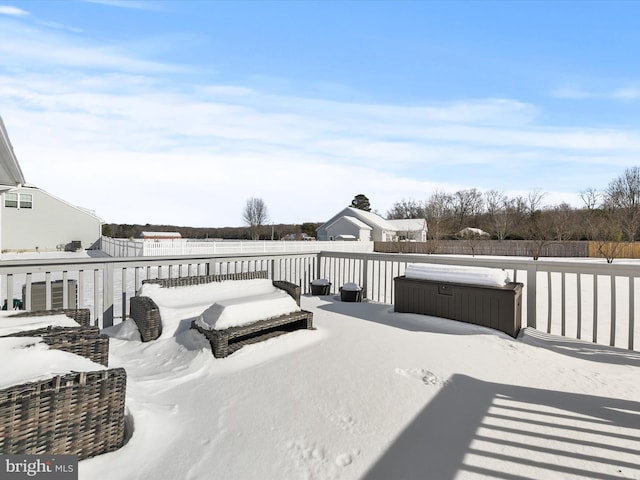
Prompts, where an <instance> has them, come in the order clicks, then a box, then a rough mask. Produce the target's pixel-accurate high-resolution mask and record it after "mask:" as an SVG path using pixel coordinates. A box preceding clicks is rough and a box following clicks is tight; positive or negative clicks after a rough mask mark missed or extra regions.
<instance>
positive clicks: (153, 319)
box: [129, 270, 301, 342]
mask: <svg viewBox="0 0 640 480" xmlns="http://www.w3.org/2000/svg"><path fill="white" fill-rule="evenodd" d="M256 278H259V279H268V278H269V276H268V272H266V271H264V270H260V271H257V272H243V273H225V274H219V275H202V276H193V277H179V278H157V279H151V280H143V281H142V283H143V284H144V283H152V284H158V285H160V286H162V287H185V286H192V285H202V284H205V283H212V282H222V281H226V280H253V279H256ZM273 286H274V287H276V288H279V289H281V290H284V291H286V292H287V293H288V294H289V295H291V297H292V298H293V299H294V300H295V301H296V303H297V304H298V306H300V294H301V289H300V286H299V285H296V284H294V283H291V282H287V281H284V280H273ZM129 316H130V317H131V318H132V319H133V321H134V322H135V323H136V325H137V326H138V330H140V337H141V339H142V341H143V342H148V341H150V340H155V339H157V338H158V337H159V336H160V335H161V334H162V319H161V317H160V309H159V308H158V306H157V305H156V303H155V302H154V301H153V300H152V299H151V298H149V297H144V296H136V297H131V299H130V300H129Z"/></svg>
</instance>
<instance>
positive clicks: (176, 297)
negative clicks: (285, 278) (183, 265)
mask: <svg viewBox="0 0 640 480" xmlns="http://www.w3.org/2000/svg"><path fill="white" fill-rule="evenodd" d="M276 290H278V289H277V288H276V287H274V286H273V282H272V281H271V280H269V279H266V278H256V279H252V280H225V281H222V282H211V283H204V284H202V285H192V286H189V287H162V286H160V285H158V284H155V283H145V284H143V285H142V288H141V289H140V293H139V294H140V296H144V297H151V298H152V299H153V301H154V302H155V303H156V305H158V307H160V308H163V307H164V308H181V307H193V306H203V307H207V306H209V305H211V304H212V303H215V302H217V301H219V300H227V299H230V298H238V297H245V296H247V295H263V294H266V293H272V292H275V291H276Z"/></svg>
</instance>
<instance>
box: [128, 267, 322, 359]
mask: <svg viewBox="0 0 640 480" xmlns="http://www.w3.org/2000/svg"><path fill="white" fill-rule="evenodd" d="M186 286H189V287H190V288H189V289H184V288H180V287H186ZM172 287H178V288H172ZM278 292H279V293H280V301H284V300H282V298H283V296H284V297H286V298H288V299H289V301H290V302H291V303H290V307H291V308H290V311H288V312H286V313H287V315H280V314H277V315H276V314H274V312H271V313H269V312H268V311H267V309H265V305H264V304H263V302H264V301H265V298H263V297H262V296H269V295H273V296H275V297H278ZM283 292H284V293H283ZM139 294H140V295H139V296H137V297H133V298H131V304H130V307H131V308H130V316H131V318H132V319H133V320H134V321H135V323H136V325H137V326H138V329H139V330H140V334H141V337H142V341H149V340H154V339H156V338H159V337H161V336H162V337H167V336H170V335H172V334H173V333H172V330H175V325H176V324H177V323H179V321H180V320H183V319H185V318H193V317H198V316H200V315H202V314H203V312H204V311H205V310H207V309H209V307H211V306H212V305H214V304H217V305H218V307H220V306H221V305H222V306H225V305H226V306H227V307H228V310H227V311H226V313H225V314H224V316H223V319H222V321H220V322H218V325H217V327H216V328H211V327H209V326H207V325H206V324H202V323H201V324H200V325H199V326H197V325H195V322H194V323H193V324H192V327H193V328H194V329H196V330H198V331H202V333H203V334H204V335H205V336H206V337H207V338H208V339H209V340H210V342H211V346H212V349H213V352H214V355H216V357H218V356H226V355H228V354H229V353H231V351H233V350H234V349H237V348H239V347H240V346H242V344H246V343H252V342H255V341H259V340H260V339H263V338H259V337H261V336H264V335H267V336H274V335H276V334H279V333H286V332H287V331H291V330H295V329H298V328H312V325H311V323H312V314H311V313H310V312H305V311H303V310H300V308H299V306H300V287H299V286H298V285H295V284H293V283H290V282H286V281H282V280H273V281H272V280H269V279H268V274H267V272H266V271H259V272H248V273H238V274H222V275H209V276H200V277H183V278H175V279H158V280H150V281H145V282H143V286H142V288H141V290H140V292H139ZM254 297H255V298H254ZM258 303H261V304H260V305H259V306H260V308H263V310H265V311H264V313H263V314H262V315H261V316H260V318H259V319H255V320H256V321H255V322H253V321H252V323H255V325H253V326H248V325H239V324H238V323H243V322H244V323H247V320H246V318H245V317H246V313H247V311H248V310H251V311H252V312H253V313H252V314H253V315H254V316H255V312H256V311H258V312H259V309H258V308H256V307H257V306H258ZM242 304H247V305H248V304H253V305H252V306H251V307H250V308H249V307H247V306H245V307H242V308H241V307H240V305H242ZM243 310H244V312H243ZM293 310H295V311H293ZM276 313H277V312H276ZM210 314H211V312H210ZM161 316H162V318H161ZM210 316H211V315H210ZM275 317H282V318H275ZM243 319H244V320H243ZM218 320H219V319H218ZM258 320H260V321H263V322H262V323H260V322H259V321H258ZM225 322H226V324H225ZM163 323H164V325H163ZM223 324H225V326H224V327H223V326H222V325H223ZM243 329H244V331H245V333H246V335H245V334H242V331H243ZM203 330H207V331H208V332H207V333H205V332H204V331H203ZM247 335H248V338H244V337H245V336H247ZM214 337H215V338H216V339H217V340H213V341H212V339H213V338H214ZM225 342H226V345H227V347H228V346H229V345H235V346H234V347H229V348H227V347H223V346H222V345H224V344H225Z"/></svg>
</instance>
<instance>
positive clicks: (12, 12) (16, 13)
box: [0, 5, 29, 17]
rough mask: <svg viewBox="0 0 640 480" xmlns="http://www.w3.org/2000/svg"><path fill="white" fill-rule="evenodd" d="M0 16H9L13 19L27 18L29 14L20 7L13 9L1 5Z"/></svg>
mask: <svg viewBox="0 0 640 480" xmlns="http://www.w3.org/2000/svg"><path fill="white" fill-rule="evenodd" d="M0 15H9V16H13V17H25V16H27V15H29V12H27V11H26V10H22V9H21V8H18V7H12V6H10V5H0Z"/></svg>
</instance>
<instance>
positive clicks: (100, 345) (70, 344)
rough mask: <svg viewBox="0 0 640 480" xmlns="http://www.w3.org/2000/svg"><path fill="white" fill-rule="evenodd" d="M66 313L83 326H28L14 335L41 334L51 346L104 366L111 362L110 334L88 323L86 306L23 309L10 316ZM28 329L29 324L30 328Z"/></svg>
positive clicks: (46, 315) (88, 312) (24, 316)
mask: <svg viewBox="0 0 640 480" xmlns="http://www.w3.org/2000/svg"><path fill="white" fill-rule="evenodd" d="M55 315H65V316H67V317H69V318H71V319H73V320H75V321H76V322H77V323H79V324H80V325H81V326H77V327H63V326H55V325H49V326H47V327H44V328H36V329H27V330H22V331H19V332H14V333H11V334H9V335H5V336H11V337H41V338H42V339H43V341H44V342H45V343H46V344H47V345H49V347H50V348H54V349H57V350H63V351H65V352H70V353H74V354H76V355H82V356H83V357H86V358H88V359H89V360H91V361H94V362H96V363H100V364H102V365H104V366H105V367H106V366H108V364H109V337H108V336H107V335H101V334H100V329H99V328H98V327H92V326H89V319H90V315H91V312H90V310H89V309H88V308H86V309H64V310H63V309H55V310H38V311H34V312H22V313H18V314H16V315H11V319H15V318H25V319H26V318H30V319H33V318H34V317H43V318H44V317H48V316H51V317H52V316H55ZM27 328H28V327H27Z"/></svg>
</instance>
